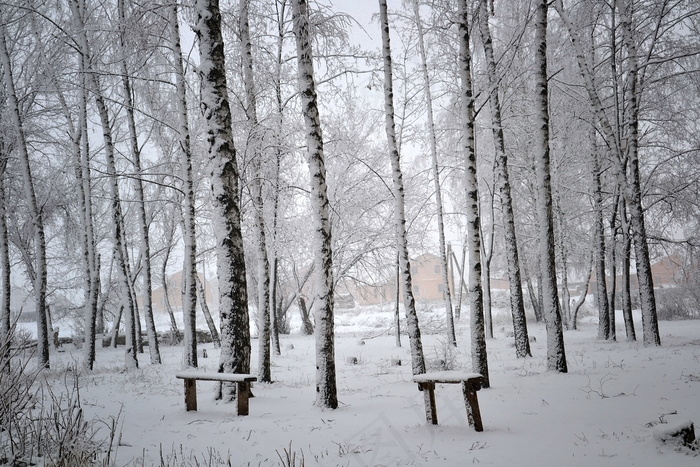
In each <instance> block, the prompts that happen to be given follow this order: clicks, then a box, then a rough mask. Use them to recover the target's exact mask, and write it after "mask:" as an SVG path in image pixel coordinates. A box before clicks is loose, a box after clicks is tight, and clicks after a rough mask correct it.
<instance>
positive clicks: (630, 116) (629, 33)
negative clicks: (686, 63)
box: [615, 0, 661, 345]
mask: <svg viewBox="0 0 700 467" xmlns="http://www.w3.org/2000/svg"><path fill="white" fill-rule="evenodd" d="M615 6H616V7H617V9H618V10H620V26H621V28H622V42H623V44H624V46H625V49H626V51H627V60H626V65H627V69H626V72H627V74H626V76H627V83H626V86H625V87H626V89H627V95H626V106H627V113H626V117H627V121H626V122H624V124H625V125H626V127H627V147H626V148H621V149H623V150H624V153H625V156H626V158H627V160H628V161H629V175H628V184H627V190H626V196H625V197H626V200H627V205H628V207H629V210H630V214H631V215H630V227H631V228H630V231H631V233H632V239H633V240H634V246H635V260H636V266H637V279H638V281H639V298H640V306H641V309H642V333H643V339H644V345H661V337H660V335H659V322H658V317H657V314H656V297H655V295H654V280H653V277H652V274H651V260H650V259H649V246H648V245H647V234H646V225H645V221H644V209H643V207H642V191H641V180H640V175H639V95H638V90H637V85H638V80H639V64H638V57H637V45H636V43H635V41H636V37H635V34H634V28H633V24H632V9H633V4H632V0H615Z"/></svg>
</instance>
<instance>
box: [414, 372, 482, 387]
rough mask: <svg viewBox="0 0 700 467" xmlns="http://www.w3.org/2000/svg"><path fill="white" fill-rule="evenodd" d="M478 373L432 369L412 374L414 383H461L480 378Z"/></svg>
mask: <svg viewBox="0 0 700 467" xmlns="http://www.w3.org/2000/svg"><path fill="white" fill-rule="evenodd" d="M481 378H482V376H481V375H480V374H479V373H467V372H464V371H433V372H430V373H422V374H420V375H413V381H414V382H416V383H445V384H450V383H461V382H463V381H469V380H471V379H481Z"/></svg>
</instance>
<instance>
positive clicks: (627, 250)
mask: <svg viewBox="0 0 700 467" xmlns="http://www.w3.org/2000/svg"><path fill="white" fill-rule="evenodd" d="M625 206H626V204H625V200H624V199H622V200H621V201H620V222H621V224H622V278H621V282H622V285H621V287H622V318H623V319H624V321H625V336H626V337H627V342H634V341H636V340H637V333H636V331H635V330H634V317H633V316H632V291H631V284H630V282H631V281H630V263H631V260H630V256H631V254H632V239H631V238H630V234H629V221H628V219H627V209H626V207H625Z"/></svg>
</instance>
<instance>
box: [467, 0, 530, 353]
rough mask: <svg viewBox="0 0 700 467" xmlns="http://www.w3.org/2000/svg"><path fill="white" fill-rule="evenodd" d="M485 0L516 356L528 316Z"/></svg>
mask: <svg viewBox="0 0 700 467" xmlns="http://www.w3.org/2000/svg"><path fill="white" fill-rule="evenodd" d="M488 1H489V0H481V6H480V8H479V20H478V21H479V25H480V32H481V39H482V42H483V45H484V53H485V55H486V71H487V76H488V85H489V89H490V92H489V107H490V109H491V122H492V126H493V137H494V142H495V149H496V173H497V176H498V187H499V193H500V195H501V207H502V210H503V227H504V231H505V243H506V259H507V261H508V279H509V283H510V308H511V313H512V316H513V331H514V338H515V354H516V355H517V356H518V357H519V358H522V357H527V356H531V355H532V353H531V351H530V339H529V338H528V331H527V319H526V318H525V303H524V301H523V289H522V281H521V278H520V261H519V258H518V242H517V239H516V234H515V215H514V213H513V200H512V197H511V193H510V181H509V177H508V155H507V154H506V148H505V141H504V139H503V125H502V121H501V104H500V100H499V97H498V90H499V84H498V83H499V80H498V76H497V74H496V59H495V57H494V52H493V42H492V40H491V31H490V29H489V23H488V9H489V8H488Z"/></svg>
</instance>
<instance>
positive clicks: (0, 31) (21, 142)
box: [0, 25, 49, 368]
mask: <svg viewBox="0 0 700 467" xmlns="http://www.w3.org/2000/svg"><path fill="white" fill-rule="evenodd" d="M6 37H7V31H6V29H5V26H4V25H2V26H0V65H1V66H2V68H3V69H4V78H5V99H6V100H7V107H8V108H7V113H9V114H10V115H9V119H10V122H11V124H12V127H13V130H14V137H15V145H14V146H15V147H16V149H17V151H18V152H19V164H20V170H21V172H22V181H23V185H24V195H25V197H26V202H27V205H28V207H29V215H30V216H31V219H32V234H33V236H34V278H33V282H34V284H33V286H34V298H35V306H36V316H37V364H38V367H39V368H49V336H48V331H49V329H48V323H47V321H46V282H47V275H46V236H45V233H44V221H43V218H42V215H41V210H40V209H39V203H38V202H37V199H36V192H35V191H34V179H33V177H32V170H31V164H30V160H29V159H30V157H29V149H28V148H27V140H26V137H25V133H24V125H23V122H22V116H21V114H20V108H19V103H18V101H17V94H16V91H15V83H14V77H13V76H12V62H11V60H10V55H9V52H8V49H7V43H6V39H5V38H6Z"/></svg>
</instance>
